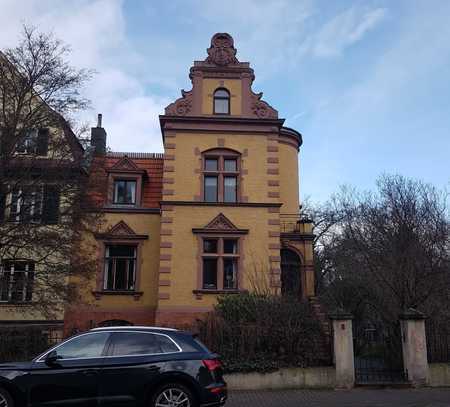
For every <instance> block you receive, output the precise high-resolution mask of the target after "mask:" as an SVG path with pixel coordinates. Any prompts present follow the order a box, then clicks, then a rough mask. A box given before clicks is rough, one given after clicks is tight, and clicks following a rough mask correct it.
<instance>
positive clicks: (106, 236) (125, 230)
mask: <svg viewBox="0 0 450 407" xmlns="http://www.w3.org/2000/svg"><path fill="white" fill-rule="evenodd" d="M94 236H95V238H96V239H101V240H118V241H121V240H130V241H136V240H142V239H148V235H138V234H136V232H135V231H134V230H133V229H131V227H130V226H128V225H127V224H126V223H125V222H124V221H123V220H121V221H120V222H118V223H116V224H115V225H114V226H112V227H111V228H109V229H108V230H107V231H106V232H105V233H95V234H94Z"/></svg>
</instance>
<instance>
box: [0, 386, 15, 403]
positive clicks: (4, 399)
mask: <svg viewBox="0 0 450 407" xmlns="http://www.w3.org/2000/svg"><path fill="white" fill-rule="evenodd" d="M0 407H14V400H13V398H12V397H11V395H10V394H9V393H8V392H7V391H6V390H5V389H4V388H3V387H0Z"/></svg>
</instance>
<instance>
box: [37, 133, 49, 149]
mask: <svg viewBox="0 0 450 407" xmlns="http://www.w3.org/2000/svg"><path fill="white" fill-rule="evenodd" d="M48 135H49V132H48V129H39V132H38V137H37V145H36V154H37V155H47V152H48Z"/></svg>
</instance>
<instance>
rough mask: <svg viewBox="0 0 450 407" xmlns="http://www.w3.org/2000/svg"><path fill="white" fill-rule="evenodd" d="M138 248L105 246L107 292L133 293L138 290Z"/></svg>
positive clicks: (119, 245) (104, 286)
mask: <svg viewBox="0 0 450 407" xmlns="http://www.w3.org/2000/svg"><path fill="white" fill-rule="evenodd" d="M136 255H137V246H134V245H121V244H111V245H109V244H108V245H106V246H105V274H104V283H103V289H104V290H106V291H133V290H135V288H136Z"/></svg>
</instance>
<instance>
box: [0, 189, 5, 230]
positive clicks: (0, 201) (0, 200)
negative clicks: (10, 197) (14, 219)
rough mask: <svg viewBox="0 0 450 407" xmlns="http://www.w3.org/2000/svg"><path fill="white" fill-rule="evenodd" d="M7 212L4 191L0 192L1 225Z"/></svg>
mask: <svg viewBox="0 0 450 407" xmlns="http://www.w3.org/2000/svg"><path fill="white" fill-rule="evenodd" d="M5 210H6V195H5V193H4V192H3V191H0V223H3V222H4V221H5Z"/></svg>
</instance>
